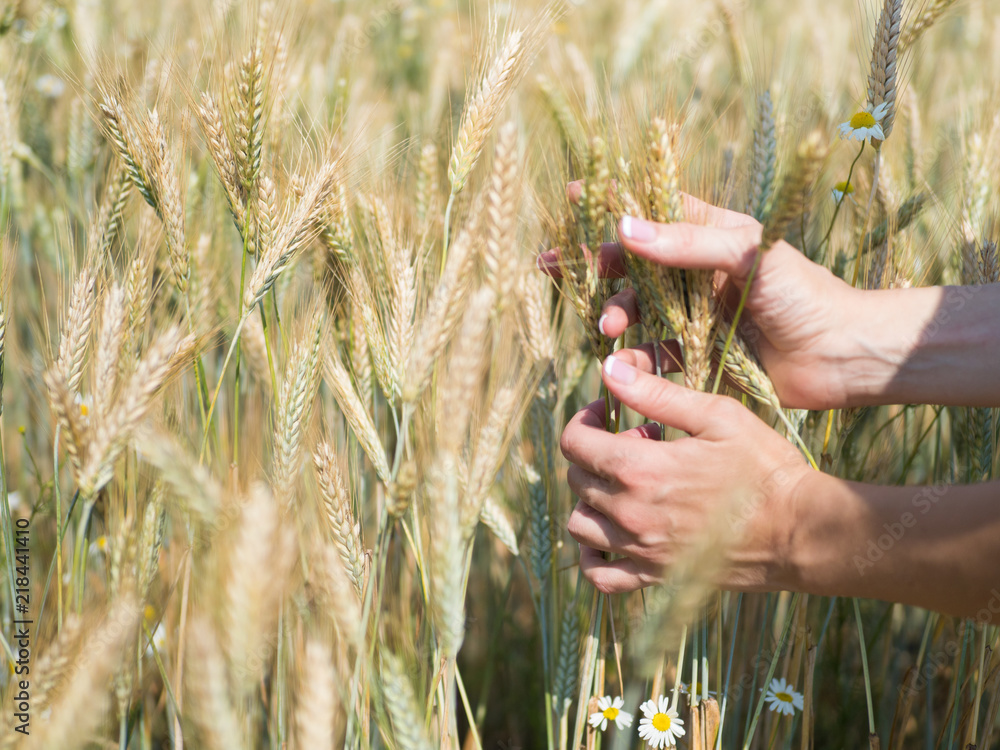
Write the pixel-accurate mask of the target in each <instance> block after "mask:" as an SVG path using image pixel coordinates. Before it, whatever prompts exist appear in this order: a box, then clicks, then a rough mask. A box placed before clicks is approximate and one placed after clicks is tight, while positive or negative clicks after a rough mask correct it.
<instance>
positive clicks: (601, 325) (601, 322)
mask: <svg viewBox="0 0 1000 750" xmlns="http://www.w3.org/2000/svg"><path fill="white" fill-rule="evenodd" d="M607 319H608V314H607V313H604V315H602V316H601V319H600V320H599V321H597V330H598V331H600V332H601V335H602V336H607V335H608V334H607V332H606V331H605V330H604V321H605V320H607Z"/></svg>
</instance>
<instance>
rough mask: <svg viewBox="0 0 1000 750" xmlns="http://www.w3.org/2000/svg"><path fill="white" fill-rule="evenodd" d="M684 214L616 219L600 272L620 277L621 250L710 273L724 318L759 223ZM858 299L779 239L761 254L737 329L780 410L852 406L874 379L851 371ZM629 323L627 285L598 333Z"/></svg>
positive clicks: (709, 210)
mask: <svg viewBox="0 0 1000 750" xmlns="http://www.w3.org/2000/svg"><path fill="white" fill-rule="evenodd" d="M579 193H580V184H579V183H572V184H571V185H570V186H569V195H570V198H571V199H574V200H576V199H578V197H579ZM685 209H686V214H687V216H688V217H690V223H679V224H670V225H667V224H655V223H653V222H648V221H643V220H641V219H635V218H631V217H626V218H624V219H623V220H622V222H621V226H620V227H619V235H620V237H621V245H614V244H607V245H604V246H603V247H602V248H601V250H600V258H599V268H600V269H601V272H602V273H603V274H605V275H607V276H622V275H624V273H625V262H626V256H625V251H628V252H629V253H633V254H635V255H638V256H641V257H644V258H647V259H649V260H651V261H654V262H656V263H661V264H663V265H667V266H674V267H678V268H697V269H709V270H715V271H717V272H718V274H717V284H716V287H717V289H719V290H720V292H719V294H720V295H721V296H722V300H723V303H724V304H725V305H726V307H727V309H728V310H729V312H730V313H732V311H733V310H734V309H735V307H736V303H737V301H738V300H739V297H740V294H741V293H742V291H743V287H744V285H745V283H746V279H747V277H748V276H749V274H750V269H751V267H752V265H753V263H754V259H755V257H756V254H757V248H758V246H759V245H760V240H761V232H762V228H761V225H760V224H759V223H758V222H757V221H755V220H754V219H752V218H751V217H749V216H745V215H743V214H740V213H737V212H735V211H728V210H726V209H723V208H717V207H715V206H711V205H708V204H707V203H704V202H702V201H700V200H698V199H696V198H694V197H692V196H685ZM539 266H540V267H542V268H543V270H546V271H547V272H549V273H552V274H558V251H556V250H553V251H549V252H548V253H543V254H542V255H541V256H540V257H539ZM864 296H865V293H864V292H862V291H859V290H856V289H854V288H853V287H851V286H850V285H848V284H846V283H845V282H843V281H842V280H840V279H838V278H837V277H836V276H834V275H833V274H832V273H830V271H828V270H827V269H826V268H823V267H822V266H820V265H818V264H816V263H813V262H811V261H810V260H808V259H807V258H806V257H805V256H804V255H802V253H800V252H799V251H798V250H796V249H795V248H794V247H792V246H791V245H789V244H788V243H786V242H778V243H777V244H776V245H774V246H773V247H772V248H771V249H770V250H768V251H766V252H765V253H764V255H763V257H762V258H761V261H760V265H759V267H758V269H757V272H756V276H755V278H754V280H753V284H752V287H751V289H750V292H749V294H748V296H747V301H746V308H745V310H744V313H743V318H742V322H741V324H740V332H741V334H742V335H743V338H744V339H745V340H747V341H748V342H749V343H750V344H751V345H752V346H753V347H754V348H755V350H756V352H757V354H758V356H759V357H760V360H761V363H762V364H763V365H764V369H765V370H766V371H767V374H768V375H769V376H770V378H771V380H772V382H773V383H774V387H775V390H776V391H777V393H778V397H779V398H780V399H781V402H782V404H783V405H784V406H785V407H787V408H799V409H817V410H819V409H831V408H841V407H847V406H853V405H856V404H858V403H860V402H861V401H863V400H864V395H863V394H864V393H867V392H868V391H871V390H874V389H875V386H871V387H868V383H867V380H866V379H870V380H872V381H875V380H877V379H878V377H879V373H869V371H868V370H869V368H867V367H865V366H860V365H859V360H860V359H862V356H861V355H862V352H860V351H859V349H860V347H859V345H858V343H857V336H858V333H859V331H860V330H861V329H862V328H864V327H865V326H866V325H867V323H866V322H865V318H864V315H863V313H862V312H861V311H862V309H863V307H864V304H863V297H864ZM637 322H639V311H638V304H637V301H636V296H635V290H633V289H631V288H629V289H626V290H625V291H623V292H621V293H619V294H617V295H615V296H614V297H612V298H611V299H610V300H608V302H607V303H606V304H605V306H604V310H603V314H602V317H601V330H602V332H603V333H604V334H605V335H606V336H608V337H611V338H617V337H619V336H621V335H622V334H623V333H624V332H625V330H626V328H628V327H629V326H632V325H635V324H636V323H637ZM885 377H890V376H889V375H886V376H885Z"/></svg>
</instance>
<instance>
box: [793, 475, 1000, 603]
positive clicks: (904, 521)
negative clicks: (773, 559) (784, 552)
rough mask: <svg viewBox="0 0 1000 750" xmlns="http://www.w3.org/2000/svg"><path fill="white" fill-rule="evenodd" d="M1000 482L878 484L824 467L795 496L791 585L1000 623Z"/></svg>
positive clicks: (807, 589)
mask: <svg viewBox="0 0 1000 750" xmlns="http://www.w3.org/2000/svg"><path fill="white" fill-rule="evenodd" d="M998 497H1000V483H990V484H978V485H964V486H962V485H952V486H946V485H938V486H932V487H879V486H875V485H865V484H858V483H853V482H847V481H844V480H841V479H837V478H835V477H830V476H828V475H825V474H820V473H818V472H815V473H811V474H810V475H808V476H807V477H806V478H805V479H803V480H802V482H801V483H800V484H799V486H798V488H797V490H796V493H795V497H794V509H795V510H794V520H793V522H792V523H793V525H792V528H791V531H790V540H789V547H788V548H789V550H790V552H789V554H790V557H791V558H792V559H791V565H790V566H789V568H788V577H789V580H788V581H786V582H785V584H786V586H785V587H786V588H789V589H792V590H799V591H803V592H809V593H814V594H819V595H825V596H858V597H864V598H871V599H883V600H886V601H895V602H902V603H904V604H911V605H916V606H920V607H925V608H928V609H933V610H937V611H941V612H945V613H948V614H953V615H959V616H965V617H977V616H979V617H981V616H982V614H981V613H982V612H983V611H984V610H985V611H986V613H987V614H988V615H989V617H990V618H991V622H994V623H1000V570H998V569H997V566H996V562H997V561H998V560H1000V502H998Z"/></svg>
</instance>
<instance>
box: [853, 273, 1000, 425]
mask: <svg viewBox="0 0 1000 750" xmlns="http://www.w3.org/2000/svg"><path fill="white" fill-rule="evenodd" d="M856 301H857V305H856V306H855V310H856V313H855V317H854V322H853V327H854V328H855V330H856V331H857V333H856V342H855V343H856V346H855V351H854V352H853V353H852V356H853V358H854V361H853V362H852V366H851V367H849V368H847V371H846V374H845V377H847V378H850V379H851V381H852V382H851V383H849V384H848V385H847V386H846V388H845V390H846V391H847V392H848V393H849V394H850V400H851V402H852V403H851V405H852V406H865V405H877V404H887V403H922V404H943V405H946V406H1000V377H998V373H1000V285H997V286H981V287H927V288H919V289H895V290H887V291H878V292H863V293H859V295H858V297H857V298H856ZM852 346H853V344H852Z"/></svg>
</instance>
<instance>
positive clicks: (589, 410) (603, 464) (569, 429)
mask: <svg viewBox="0 0 1000 750" xmlns="http://www.w3.org/2000/svg"><path fill="white" fill-rule="evenodd" d="M615 438H616V436H615V435H612V434H611V433H609V432H607V430H606V429H605V424H604V399H599V400H597V401H594V402H593V403H592V404H590V405H589V406H587V407H586V408H584V409H583V410H582V411H580V412H577V414H576V415H575V416H574V417H573V418H572V419H571V420H570V421H569V424H567V425H566V429H565V430H563V434H562V439H561V440H560V441H559V447H560V449H561V450H562V453H563V455H564V456H565V457H566V460H567V461H569V462H570V463H571V464H576V465H577V466H579V467H580V468H582V469H585V470H587V471H589V472H590V473H591V474H596V475H597V476H598V477H600V478H602V479H605V480H608V481H612V480H613V479H614V474H615V468H616V454H619V453H620V450H619V449H618V447H617V445H616V443H615Z"/></svg>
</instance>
